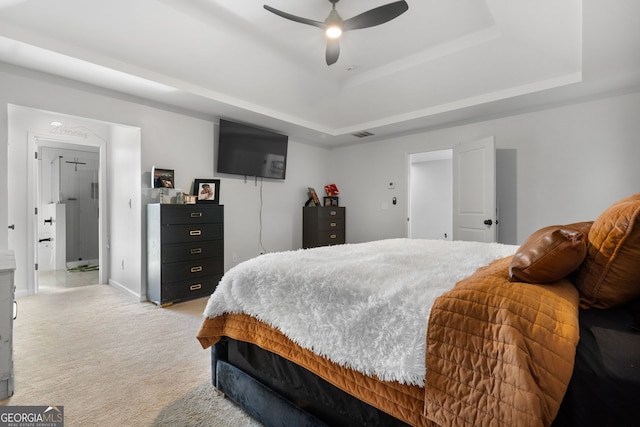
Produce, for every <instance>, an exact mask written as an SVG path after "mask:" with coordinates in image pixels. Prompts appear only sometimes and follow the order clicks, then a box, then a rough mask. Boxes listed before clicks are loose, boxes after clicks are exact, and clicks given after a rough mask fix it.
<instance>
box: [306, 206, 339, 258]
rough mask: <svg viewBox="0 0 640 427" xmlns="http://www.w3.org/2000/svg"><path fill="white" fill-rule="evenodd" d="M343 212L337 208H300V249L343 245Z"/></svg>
mask: <svg viewBox="0 0 640 427" xmlns="http://www.w3.org/2000/svg"><path fill="white" fill-rule="evenodd" d="M345 211H346V208H344V207H337V206H331V207H326V206H316V207H304V208H302V247H303V248H304V249H307V248H314V247H316V246H328V245H341V244H344V242H345Z"/></svg>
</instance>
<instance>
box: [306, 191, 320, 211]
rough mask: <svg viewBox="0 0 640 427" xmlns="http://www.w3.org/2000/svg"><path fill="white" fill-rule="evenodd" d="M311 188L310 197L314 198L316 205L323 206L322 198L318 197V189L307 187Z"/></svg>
mask: <svg viewBox="0 0 640 427" xmlns="http://www.w3.org/2000/svg"><path fill="white" fill-rule="evenodd" d="M307 188H308V189H309V199H312V200H313V204H314V205H316V206H322V205H321V204H320V199H318V195H317V194H316V190H315V189H313V188H311V187H307Z"/></svg>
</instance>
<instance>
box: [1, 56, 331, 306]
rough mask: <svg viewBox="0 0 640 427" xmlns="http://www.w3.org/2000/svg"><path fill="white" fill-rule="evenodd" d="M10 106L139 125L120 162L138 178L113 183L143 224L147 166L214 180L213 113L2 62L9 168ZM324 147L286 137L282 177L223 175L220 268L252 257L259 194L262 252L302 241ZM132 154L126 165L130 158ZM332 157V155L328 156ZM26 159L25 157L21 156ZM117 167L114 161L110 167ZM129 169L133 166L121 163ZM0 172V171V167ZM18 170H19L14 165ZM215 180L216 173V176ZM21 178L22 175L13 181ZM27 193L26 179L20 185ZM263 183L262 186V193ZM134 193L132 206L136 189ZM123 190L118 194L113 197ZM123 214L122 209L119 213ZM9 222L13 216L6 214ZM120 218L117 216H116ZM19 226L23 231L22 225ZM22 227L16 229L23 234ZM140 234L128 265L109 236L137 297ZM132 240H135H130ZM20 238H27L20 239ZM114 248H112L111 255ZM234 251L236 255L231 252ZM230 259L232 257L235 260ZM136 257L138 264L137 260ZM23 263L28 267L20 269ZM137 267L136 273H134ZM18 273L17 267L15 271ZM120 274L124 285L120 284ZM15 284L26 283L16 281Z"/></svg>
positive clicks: (322, 170)
mask: <svg viewBox="0 0 640 427" xmlns="http://www.w3.org/2000/svg"><path fill="white" fill-rule="evenodd" d="M8 104H15V105H21V106H26V107H30V108H33V109H40V110H45V111H53V112H56V113H60V114H65V115H72V116H76V117H84V118H88V119H92V120H100V121H104V122H109V123H118V124H122V125H127V126H132V127H139V128H140V129H141V137H142V143H141V155H140V159H139V160H136V159H128V160H127V161H126V163H127V164H128V165H129V164H134V163H137V164H138V165H139V169H138V168H136V169H135V171H134V173H137V174H138V179H137V180H136V184H133V185H122V184H119V183H117V182H113V183H112V186H114V187H115V188H112V189H111V191H112V194H113V196H114V198H115V201H116V203H118V205H120V204H122V203H127V204H128V199H129V198H130V194H131V193H132V192H133V194H134V196H133V199H134V200H133V202H132V203H133V207H132V210H131V212H132V214H133V215H137V216H138V218H139V221H140V222H141V223H142V224H143V225H144V224H145V222H144V221H145V218H146V214H145V211H146V207H145V205H146V204H147V203H149V202H155V201H157V200H158V199H157V196H158V195H157V194H155V192H156V191H157V190H152V189H150V188H149V181H150V171H151V167H152V166H153V165H155V166H158V167H166V168H170V169H175V173H176V187H177V188H180V189H182V190H185V191H191V185H192V181H193V179H195V178H205V179H206V178H213V177H216V176H215V173H214V158H213V152H214V136H215V135H216V132H215V126H214V123H217V118H216V117H211V118H203V117H201V116H197V115H195V114H194V115H190V114H187V113H186V112H176V111H174V110H175V109H171V108H168V107H167V108H163V107H162V106H159V105H156V104H152V103H146V102H144V101H141V100H138V99H135V98H132V97H128V96H126V95H122V94H116V93H113V92H110V91H107V90H103V89H99V88H95V87H90V86H87V85H83V84H81V83H76V82H72V81H68V80H64V79H60V78H56V77H53V76H48V75H45V74H42V73H37V72H32V71H29V70H25V69H21V68H18V67H14V66H11V65H8V64H2V63H0V108H2V111H3V112H2V113H1V114H0V171H7V155H6V153H7V141H8V138H7V134H8V122H7V112H6V111H7V105H8ZM329 159H330V157H329V151H328V150H326V149H323V148H319V147H315V146H311V145H307V144H304V143H300V142H298V141H295V140H290V141H289V157H288V162H287V179H286V180H285V181H274V180H264V182H263V184H262V187H261V186H260V183H258V185H255V183H254V181H253V180H249V182H247V183H245V182H244V179H243V178H242V177H232V176H222V177H219V178H220V179H221V190H220V199H221V203H222V204H224V205H225V219H226V220H225V255H226V256H225V269H229V268H230V267H231V266H233V265H234V264H235V263H236V262H240V261H244V260H246V259H249V258H251V257H254V256H256V255H258V254H259V253H260V252H261V251H262V248H261V247H260V245H259V235H260V226H259V223H260V199H261V193H262V201H263V202H262V203H263V205H262V245H263V246H264V248H265V249H266V250H267V251H276V250H289V249H297V248H300V247H301V245H302V219H301V215H302V206H303V204H304V202H305V201H306V199H307V195H306V189H307V187H310V186H311V187H316V188H323V187H324V185H326V184H328V183H330V182H332V181H333V178H332V177H331V175H330V174H329V173H328V162H329ZM129 160H131V161H132V163H131V162H130V161H129ZM331 161H333V158H332V157H331ZM25 162H26V160H25ZM113 167H114V170H115V171H118V170H119V165H118V164H115V165H113ZM127 171H128V172H130V171H131V169H127ZM0 173H2V172H0ZM15 173H16V174H21V173H23V171H22V170H21V169H20V168H16V169H15ZM216 178H218V177H216ZM1 181H2V184H0V225H2V226H1V227H0V249H4V248H8V237H7V229H6V226H5V224H9V219H8V213H7V206H8V204H9V203H14V201H12V200H10V199H9V197H8V190H7V184H6V183H7V180H5V179H2V180H1ZM19 182H20V181H19ZM20 189H21V190H22V191H25V192H26V191H27V190H26V189H27V187H26V185H25V186H24V188H22V186H21V188H20ZM261 189H262V191H261ZM136 191H138V192H139V194H140V195H139V196H138V200H139V202H138V203H137V204H136V200H135V197H136V196H135V192H136ZM120 196H123V198H122V200H120V199H119V197H120ZM125 216H126V214H125ZM12 220H13V219H12ZM119 223H122V222H119ZM21 230H23V229H21ZM21 230H17V231H18V233H21V232H22V231H21ZM142 230H143V231H142V233H139V235H131V234H129V235H127V241H126V244H127V245H129V246H130V248H131V249H132V250H134V251H136V252H137V251H139V252H140V254H141V259H142V260H141V261H136V260H135V254H134V255H131V256H132V257H133V258H132V259H133V263H134V265H132V262H128V260H127V259H125V270H126V269H127V268H133V269H134V270H133V271H125V272H124V273H122V272H120V273H117V272H116V271H115V270H117V269H118V268H120V269H121V270H122V265H121V261H122V258H129V256H130V255H127V254H126V253H125V252H126V251H125V248H124V247H121V248H118V247H117V246H118V244H121V243H123V242H122V240H121V239H120V238H118V240H117V242H116V241H113V242H111V243H112V245H115V246H112V249H111V252H112V254H111V255H112V258H113V260H114V262H113V269H114V271H112V272H111V274H113V275H114V276H116V277H118V283H119V284H120V285H122V286H123V287H124V288H126V289H128V290H130V291H131V292H132V293H134V294H136V295H143V294H144V286H145V281H146V255H145V254H146V246H145V243H144V242H145V238H146V236H145V235H144V230H145V227H144V226H143V227H142ZM131 239H133V242H131ZM24 240H25V241H26V238H25V239H24ZM113 252H116V253H115V254H114V253H113ZM233 255H235V258H234V257H233ZM234 259H235V260H236V261H235V262H234ZM136 263H137V264H136ZM22 268H23V269H24V268H26V266H25V267H22ZM136 269H137V272H136ZM18 274H19V273H18V272H16V275H18ZM120 280H122V281H123V282H124V283H121V282H120ZM17 284H18V286H24V284H21V283H17Z"/></svg>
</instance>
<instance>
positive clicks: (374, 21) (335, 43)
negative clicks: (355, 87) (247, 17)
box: [264, 0, 409, 65]
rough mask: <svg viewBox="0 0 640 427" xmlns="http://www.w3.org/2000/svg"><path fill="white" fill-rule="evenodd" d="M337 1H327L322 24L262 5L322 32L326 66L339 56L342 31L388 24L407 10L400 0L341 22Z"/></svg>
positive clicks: (402, 0)
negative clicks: (330, 6)
mask: <svg viewBox="0 0 640 427" xmlns="http://www.w3.org/2000/svg"><path fill="white" fill-rule="evenodd" d="M339 1H340V0H329V2H330V3H331V5H332V8H331V12H330V13H329V16H328V17H327V19H325V20H324V22H323V21H314V20H313V19H307V18H302V17H300V16H295V15H291V14H289V13H286V12H282V11H280V10H278V9H274V8H273V7H271V6H267V5H266V4H265V5H264V8H265V9H267V10H268V11H269V12H272V13H275V14H276V15H278V16H281V17H283V18H285V19H289V20H291V21H295V22H299V23H301V24H307V25H312V26H314V27H318V28H321V29H322V30H324V31H325V34H326V35H327V51H326V60H327V65H331V64H335V63H336V61H337V60H338V56H340V41H339V39H340V36H341V35H342V33H343V32H344V31H349V30H360V29H362V28H369V27H375V26H376V25H380V24H384V23H385V22H389V21H391V20H392V19H394V18H397V17H398V16H400V15H402V14H403V13H404V12H406V11H407V10H408V9H409V5H408V4H407V2H406V1H404V0H401V1H396V2H393V3H389V4H385V5H382V6H379V7H376V8H374V9H371V10H368V11H366V12H363V13H361V14H360V15H356V16H354V17H353V18H349V19H347V20H343V19H342V18H341V17H340V15H339V14H338V11H337V10H336V3H338V2H339Z"/></svg>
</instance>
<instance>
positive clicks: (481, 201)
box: [453, 137, 497, 242]
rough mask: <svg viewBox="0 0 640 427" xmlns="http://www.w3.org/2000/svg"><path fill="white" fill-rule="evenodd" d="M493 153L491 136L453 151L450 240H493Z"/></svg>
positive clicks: (463, 144) (494, 183)
mask: <svg viewBox="0 0 640 427" xmlns="http://www.w3.org/2000/svg"><path fill="white" fill-rule="evenodd" d="M496 224H497V220H496V150H495V141H494V138H493V137H487V138H483V139H480V140H477V141H472V142H465V143H461V144H458V145H457V146H455V147H454V148H453V239H454V240H471V241H477V242H495V241H496Z"/></svg>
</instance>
